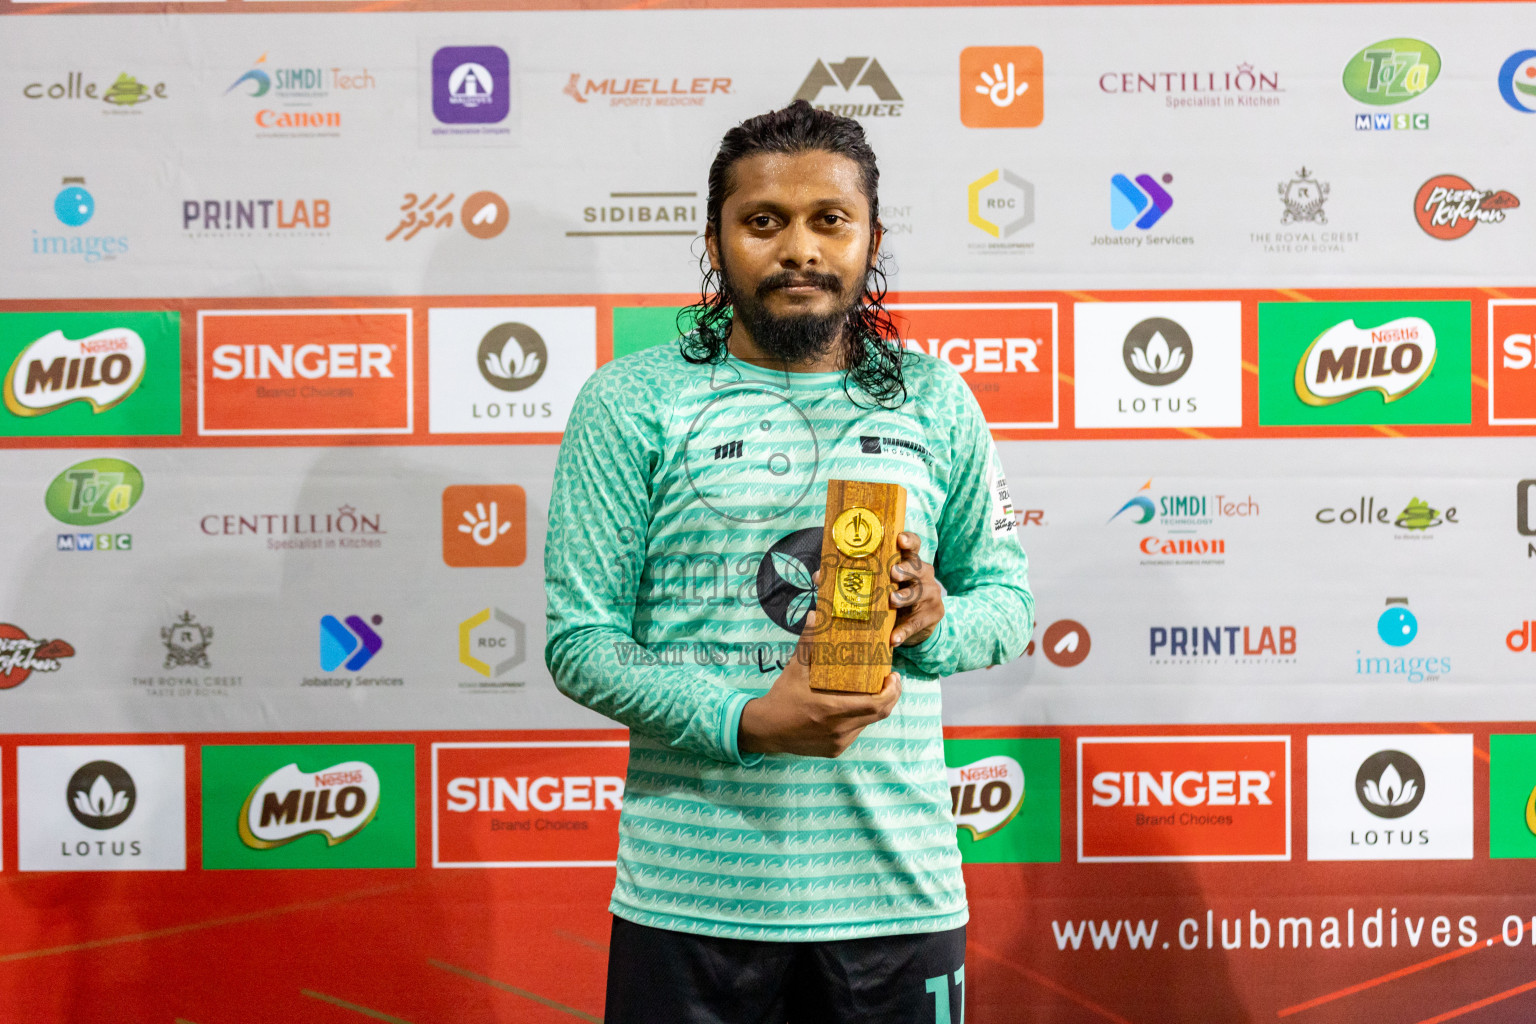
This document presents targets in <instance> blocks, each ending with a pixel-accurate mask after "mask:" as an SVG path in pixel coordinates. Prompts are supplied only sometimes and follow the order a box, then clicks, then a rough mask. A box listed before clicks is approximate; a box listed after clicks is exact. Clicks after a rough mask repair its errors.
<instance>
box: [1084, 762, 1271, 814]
mask: <svg viewBox="0 0 1536 1024" xmlns="http://www.w3.org/2000/svg"><path fill="white" fill-rule="evenodd" d="M1269 783H1270V777H1269V773H1268V772H1264V771H1253V770H1248V771H1208V772H1194V771H1186V772H1179V773H1178V774H1177V775H1175V774H1174V773H1173V772H1156V773H1154V772H1099V773H1098V774H1097V775H1095V776H1094V777H1093V805H1094V806H1095V807H1152V806H1158V807H1172V806H1173V805H1174V803H1176V802H1177V803H1179V804H1181V805H1182V806H1184V807H1247V806H1249V805H1250V804H1261V805H1265V806H1268V805H1269V804H1270V803H1272V801H1271V800H1270V798H1269Z"/></svg>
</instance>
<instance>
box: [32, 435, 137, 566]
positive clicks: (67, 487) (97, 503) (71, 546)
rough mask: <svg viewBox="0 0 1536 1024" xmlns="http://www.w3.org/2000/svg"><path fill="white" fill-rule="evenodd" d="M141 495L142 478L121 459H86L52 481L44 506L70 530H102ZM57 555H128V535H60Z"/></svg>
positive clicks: (130, 547) (131, 466)
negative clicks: (83, 528)
mask: <svg viewBox="0 0 1536 1024" xmlns="http://www.w3.org/2000/svg"><path fill="white" fill-rule="evenodd" d="M143 495H144V475H143V474H142V473H140V472H139V469H138V467H137V466H135V465H133V463H131V462H125V461H123V460H122V459H105V458H103V459H87V460H86V461H84V462H77V463H76V464H75V465H73V466H70V467H69V468H68V469H66V470H64V471H63V472H61V473H60V474H59V475H58V476H56V477H54V478H53V482H52V483H50V484H49V485H48V489H47V491H45V492H44V493H43V505H44V506H45V507H46V508H47V509H48V513H49V514H50V515H52V516H53V518H55V519H57V520H58V521H59V522H61V523H64V524H66V525H69V526H104V525H106V524H107V523H110V522H112V521H114V520H116V519H117V518H119V517H120V516H123V515H126V514H127V513H128V512H129V511H130V510H131V509H132V508H133V507H134V506H135V505H137V504H138V502H139V499H140V498H141V497H143ZM55 546H56V548H57V550H59V551H129V550H131V549H132V548H133V535H132V534H128V533H61V534H59V535H58V538H57V540H56V542H55Z"/></svg>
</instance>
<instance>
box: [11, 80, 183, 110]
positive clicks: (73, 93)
mask: <svg viewBox="0 0 1536 1024" xmlns="http://www.w3.org/2000/svg"><path fill="white" fill-rule="evenodd" d="M21 94H22V95H23V96H24V97H26V98H27V99H29V100H44V99H46V100H100V101H101V102H102V103H104V104H106V106H105V107H104V108H102V111H101V112H102V113H103V114H138V113H141V112H142V111H140V110H139V108H140V107H142V106H143V105H144V104H146V103H151V102H153V101H155V100H163V99H167V98H168V97H167V96H166V94H165V83H164V82H156V83H155V84H154V85H147V84H145V83H142V82H140V81H139V80H138V79H137V78H135V77H134V76H133V75H130V74H129V73H128V72H126V71H124V72H122V73H121V74H119V75H118V76H117V77H116V78H115V79H111V80H109V81H107V82H105V83H102V84H97V83H96V82H87V81H86V80H85V72H83V71H71V72H68V73H67V74H66V75H65V76H64V81H62V82H59V81H54V82H49V83H47V84H46V85H45V84H44V83H42V82H28V83H27V84H26V85H24V86H22V89H21Z"/></svg>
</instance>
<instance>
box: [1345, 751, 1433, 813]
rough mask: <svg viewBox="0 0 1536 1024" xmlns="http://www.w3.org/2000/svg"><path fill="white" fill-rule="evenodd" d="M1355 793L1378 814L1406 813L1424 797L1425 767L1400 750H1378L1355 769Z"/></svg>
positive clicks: (1415, 806)
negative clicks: (1356, 770)
mask: <svg viewBox="0 0 1536 1024" xmlns="http://www.w3.org/2000/svg"><path fill="white" fill-rule="evenodd" d="M1355 795H1356V796H1357V797H1359V798H1360V806H1362V807H1364V808H1365V809H1366V810H1368V811H1370V812H1371V813H1372V814H1374V815H1376V817H1378V818H1402V817H1405V816H1407V815H1409V814H1412V813H1413V811H1414V809H1415V808H1417V807H1418V806H1419V803H1420V802H1421V801H1422V800H1423V799H1424V770H1423V769H1422V768H1420V767H1419V762H1417V761H1415V760H1414V759H1413V758H1411V757H1409V756H1408V755H1407V754H1405V753H1403V752H1402V751H1401V750H1381V751H1377V752H1376V753H1374V754H1372V755H1371V756H1370V757H1368V758H1366V759H1365V762H1364V763H1363V764H1361V765H1360V770H1359V771H1358V772H1356V773H1355Z"/></svg>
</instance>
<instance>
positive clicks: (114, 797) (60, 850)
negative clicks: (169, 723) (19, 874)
mask: <svg viewBox="0 0 1536 1024" xmlns="http://www.w3.org/2000/svg"><path fill="white" fill-rule="evenodd" d="M16 766H17V787H16V796H17V813H16V817H17V845H18V853H19V858H18V859H19V861H20V865H21V870H23V871H183V870H185V869H186V866H187V839H186V748H185V747H181V746H158V745H148V744H146V745H139V746H99V747H83V746H39V747H28V746H23V747H18V748H17V751H16Z"/></svg>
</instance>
